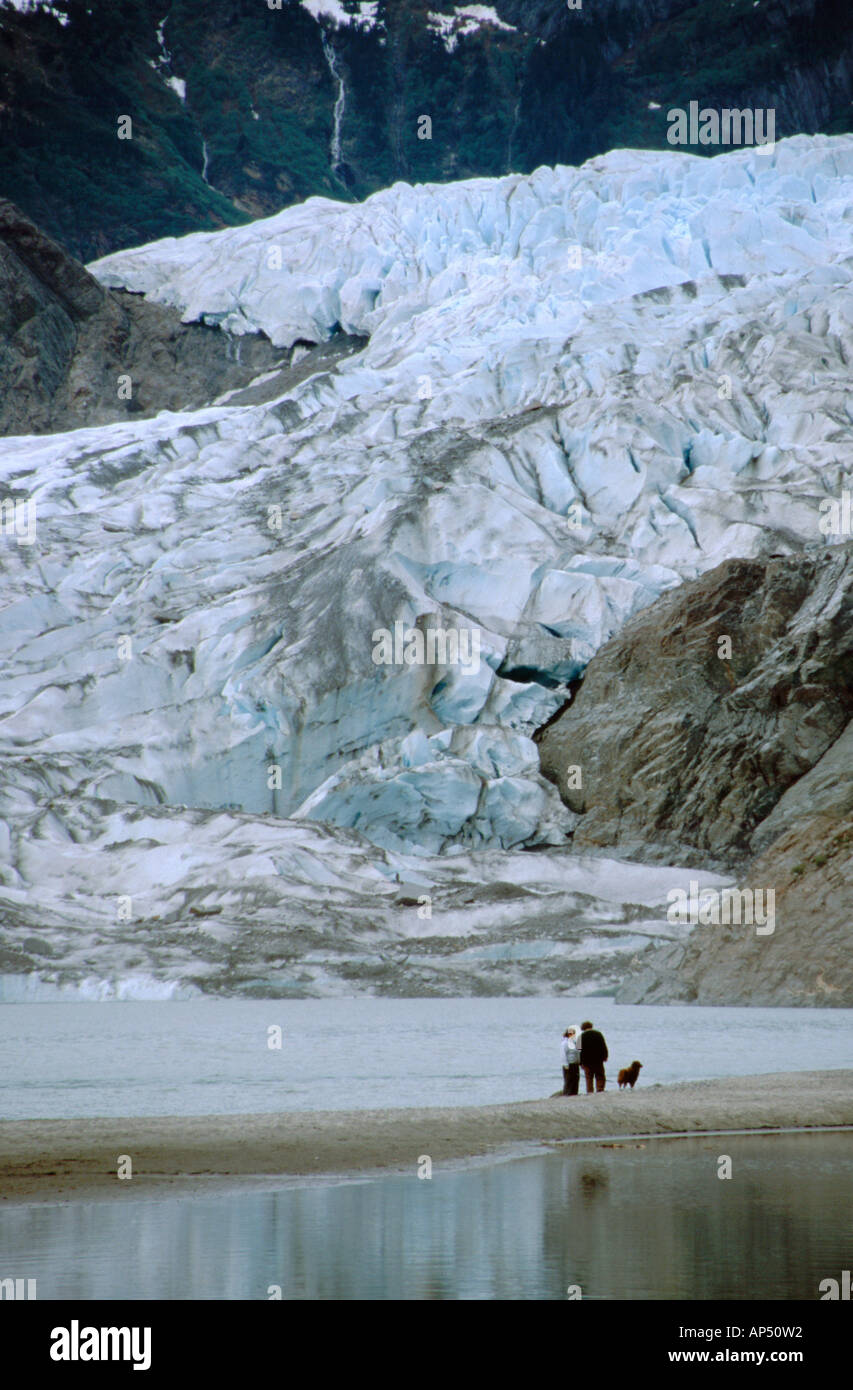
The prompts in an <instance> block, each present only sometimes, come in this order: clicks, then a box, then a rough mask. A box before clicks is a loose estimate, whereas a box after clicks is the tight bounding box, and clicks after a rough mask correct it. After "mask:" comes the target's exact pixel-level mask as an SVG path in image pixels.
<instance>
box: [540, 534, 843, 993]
mask: <svg viewBox="0 0 853 1390" xmlns="http://www.w3.org/2000/svg"><path fill="white" fill-rule="evenodd" d="M851 613H853V546H851V545H850V544H845V545H837V546H833V547H831V548H829V549H826V550H823V551H810V552H807V553H805V554H802V555H799V556H789V557H785V558H782V557H769V558H768V559H765V560H751V561H746V560H729V561H726V562H725V563H724V564H722V565H720V566H718V567H717V569H715V570H712V571H711V572H709V573H708V574H706V575H704V576H703V577H702V578H701V579H698V580H696V581H693V582H692V583H689V584H686V585H685V586H684V587H683V588H681V589H678V590H677V591H675V592H673V593H670V594H667V595H665V596H664V597H663V598H661V599H659V600H658V601H657V602H656V603H655V604H654V605H652V607H650V608H648V609H646V610H645V611H644V612H643V613H641V614H640V615H639V616H638V617H635V618H634V619H632V620H631V621H630V622H628V623H627V624H626V626H625V627H624V628H623V630H622V631H621V632H620V633H619V635H618V636H616V637H615V638H613V639H612V640H611V641H610V642H609V643H608V644H607V645H606V646H605V647H604V648H603V649H602V650H601V651H600V652H599V653H598V654H597V655H596V656H595V657H594V658H593V660H592V661H591V663H590V665H589V667H588V669H587V672H586V674H585V677H584V680H583V682H582V685H581V688H580V691H579V693H578V695H577V697H576V699H575V700H574V702H573V703H572V704H571V706H569V708H568V709H567V710H565V712H564V713H563V714H562V716H561V717H559V718H558V719H556V720H554V721H553V722H552V723H551V725H550V726H549V727H548V728H546V729H545V730H543V731H542V734H541V738H540V756H541V763H542V768H543V771H544V772H545V774H546V775H547V776H550V777H552V778H553V779H554V780H555V781H556V782H557V784H558V785H559V787H560V790H561V793H562V794H563V797H564V799H565V801H566V802H567V804H568V805H569V806H570V807H571V808H572V809H573V810H574V811H576V812H578V813H579V814H580V820H579V823H578V826H577V829H576V831H575V836H574V842H575V845H576V846H579V847H582V848H590V847H592V846H596V847H603V846H607V847H608V848H610V847H613V848H617V847H618V849H619V851H620V852H622V853H630V854H632V855H633V856H635V857H644V858H650V859H665V858H667V857H671V856H672V855H673V854H678V855H681V856H682V857H688V856H690V855H691V853H692V854H693V857H694V861H695V862H697V863H701V864H702V865H703V866H707V864H708V863H709V862H713V863H714V864H715V866H716V867H717V868H720V869H724V868H728V869H730V870H731V871H732V872H734V873H736V875H737V885H738V887H739V888H741V889H759V888H760V889H762V890H764V892H765V893H766V892H767V891H768V890H769V889H772V890H773V892H774V895H775V915H776V925H775V930H774V931H773V932H772V933H771V932H768V933H767V934H759V933H757V932H756V931H754V930H753V929H751V928H749V927H747V926H745V925H737V924H732V925H729V926H726V925H724V924H721V925H717V924H714V923H708V924H707V925H702V924H699V925H697V926H695V927H694V929H693V931H692V932H691V934H690V936H689V938H688V940H687V941H686V942H681V943H674V944H672V945H667V946H665V947H663V948H661V949H659V950H657V951H654V952H652V953H648V952H647V953H644V954H643V956H642V957H640V958H637V960H636V961H635V967H634V971H633V973H631V974H629V976H628V978H627V979H626V981H625V983H624V984H623V988H622V992H621V995H620V998H621V999H622V1000H623V1002H639V1001H641V1000H642V1001H643V1002H658V1001H663V1000H676V999H684V1000H690V1001H695V1002H698V1003H707V1004H711V1003H714V1004H721V1003H735V1002H738V1001H743V1002H749V1003H751V1004H786V1003H790V1004H835V1005H844V1006H850V1005H851V1004H853V963H851V957H850V952H849V923H850V917H851V912H853V887H851V885H853V873H851V869H853V782H851V778H850V774H849V767H850V755H851V752H853V724H851V722H850V721H851V715H853V633H852V631H851Z"/></svg>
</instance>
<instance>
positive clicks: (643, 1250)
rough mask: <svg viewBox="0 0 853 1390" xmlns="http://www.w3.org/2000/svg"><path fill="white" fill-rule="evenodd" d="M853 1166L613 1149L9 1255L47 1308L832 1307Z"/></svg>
mask: <svg viewBox="0 0 853 1390" xmlns="http://www.w3.org/2000/svg"><path fill="white" fill-rule="evenodd" d="M723 1154H725V1155H728V1156H729V1157H730V1159H731V1161H732V1168H731V1172H732V1176H731V1178H730V1179H720V1178H719V1177H718V1171H719V1158H720V1156H721V1155H723ZM851 1158H853V1133H851V1132H849V1131H847V1132H831V1131H825V1132H821V1133H812V1134H782V1135H766V1136H754V1135H729V1136H722V1135H717V1136H714V1135H704V1136H702V1137H697V1138H690V1139H654V1140H646V1141H642V1142H640V1141H635V1140H622V1141H619V1143H618V1144H616V1145H610V1146H608V1145H606V1144H604V1143H602V1142H601V1141H595V1142H592V1143H587V1144H577V1145H571V1146H570V1147H568V1148H566V1149H563V1150H558V1151H557V1152H555V1153H551V1154H547V1155H546V1156H544V1157H535V1158H522V1159H514V1160H511V1161H509V1162H504V1163H494V1162H492V1163H489V1164H478V1165H475V1166H471V1167H468V1168H465V1169H462V1170H455V1171H454V1170H452V1169H447V1170H442V1169H441V1168H440V1167H437V1168H436V1169H435V1170H434V1172H433V1176H432V1178H431V1179H429V1180H421V1179H419V1178H418V1177H417V1176H416V1175H415V1174H414V1172H413V1173H412V1174H411V1175H410V1176H407V1177H397V1176H395V1177H387V1178H380V1179H377V1180H372V1181H357V1182H341V1181H336V1182H328V1181H327V1182H316V1181H315V1182H313V1183H310V1184H306V1183H304V1182H301V1183H300V1184H299V1185H296V1186H291V1187H288V1188H280V1189H278V1190H274V1191H262V1192H239V1191H238V1192H234V1193H232V1194H230V1195H221V1194H220V1195H218V1196H207V1197H204V1196H199V1197H193V1198H192V1199H191V1200H185V1199H175V1198H171V1197H168V1198H162V1199H160V1200H156V1201H149V1200H137V1199H130V1200H128V1201H127V1202H125V1201H124V1200H123V1199H122V1200H112V1201H105V1202H100V1203H91V1204H81V1203H74V1204H71V1205H68V1206H52V1205H42V1206H21V1207H18V1206H11V1207H9V1206H3V1207H2V1208H0V1252H2V1263H3V1267H4V1268H5V1269H7V1270H14V1272H15V1274H16V1276H17V1277H19V1278H30V1279H35V1280H36V1281H37V1296H38V1298H39V1299H81V1300H88V1299H168V1300H181V1299H214V1300H215V1299H278V1298H281V1299H282V1300H301V1299H323V1300H327V1299H335V1300H344V1299H370V1300H384V1299H398V1300H399V1299H418V1300H453V1299H536V1300H558V1299H562V1300H567V1299H569V1298H570V1297H571V1299H572V1301H573V1302H574V1301H575V1300H576V1299H577V1297H578V1296H580V1298H581V1300H583V1299H632V1300H647V1299H682V1300H708V1299H737V1300H750V1299H759V1300H760V1299H772V1300H780V1301H782V1300H790V1299H808V1300H816V1299H818V1298H819V1297H820V1292H819V1285H820V1283H821V1281H822V1280H824V1279H826V1278H836V1279H837V1278H839V1277H840V1271H841V1270H842V1269H849V1267H850V1251H851V1240H850V1236H851V1221H852V1220H853V1218H852V1217H851V1212H853V1163H851ZM575 1306H576V1307H578V1314H577V1316H579V1317H581V1318H582V1312H581V1310H580V1306H578V1305H577V1304H575ZM581 1306H582V1304H581ZM270 1316H271V1317H274V1316H275V1314H274V1311H273V1310H272V1309H271V1310H270ZM566 1316H569V1314H568V1310H567V1314H566ZM573 1326H574V1325H573ZM577 1326H580V1324H578V1325H577Z"/></svg>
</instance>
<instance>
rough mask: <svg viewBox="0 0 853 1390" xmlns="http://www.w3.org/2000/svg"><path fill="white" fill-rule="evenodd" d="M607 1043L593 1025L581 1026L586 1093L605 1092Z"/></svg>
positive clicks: (585, 1024)
mask: <svg viewBox="0 0 853 1390" xmlns="http://www.w3.org/2000/svg"><path fill="white" fill-rule="evenodd" d="M607 1056H608V1053H607V1043H606V1042H605V1041H604V1035H603V1034H602V1033H599V1031H598V1029H597V1028H593V1026H592V1024H591V1023H589V1022H587V1023H582V1024H581V1066H582V1067H583V1074H584V1076H585V1077H586V1093H587V1095H591V1094H592V1092H593V1091H603V1090H604V1084H605V1079H606V1078H605V1075H604V1063H605V1062H606V1061H607Z"/></svg>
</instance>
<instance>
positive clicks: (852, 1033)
mask: <svg viewBox="0 0 853 1390" xmlns="http://www.w3.org/2000/svg"><path fill="white" fill-rule="evenodd" d="M585 1018H591V1019H592V1020H593V1022H594V1023H595V1024H596V1026H597V1027H599V1028H601V1029H602V1030H603V1032H604V1033H605V1035H606V1038H607V1042H608V1046H609V1048H610V1063H609V1077H610V1080H609V1082H608V1084H609V1085H610V1084H613V1082H614V1081H615V1072H616V1070H618V1068H619V1067H623V1066H626V1065H627V1064H628V1063H629V1062H631V1061H632V1060H633V1059H634V1058H635V1057H636V1058H638V1059H639V1060H640V1061H641V1062H642V1063H643V1064H644V1067H643V1071H642V1072H641V1075H640V1083H639V1084H640V1086H641V1087H645V1086H652V1085H655V1084H660V1083H666V1082H671V1081H691V1080H693V1081H695V1080H701V1079H702V1078H704V1077H713V1076H742V1075H748V1074H750V1073H760V1072H779V1071H794V1072H796V1071H815V1070H824V1069H832V1068H842V1067H853V1010H851V1009H754V1008H695V1007H690V1006H687V1005H684V1006H681V1005H666V1006H619V1005H616V1004H614V1002H613V1001H612V1000H611V999H605V998H601V997H598V998H589V997H587V998H584V999H570V998H566V997H563V996H561V997H557V998H555V997H541V996H540V997H535V998H529V997H528V998H520V999H495V998H488V999H379V998H370V997H364V996H362V997H360V998H354V999H299V1000H280V999H275V1000H268V1001H265V1000H235V999H228V1000H217V999H209V1000H208V999H196V1000H188V1001H183V1002H180V1001H167V1002H153V1001H144V1002H109V1003H106V1002H104V1003H22V1004H6V1005H3V1006H0V1055H2V1057H3V1059H4V1065H3V1067H2V1069H0V1116H2V1117H3V1118H4V1119H7V1120H13V1119H57V1118H62V1117H67V1118H73V1117H77V1116H104V1117H113V1116H121V1115H127V1116H145V1115H228V1114H241V1113H266V1112H276V1111H284V1110H358V1109H373V1108H379V1109H381V1108H385V1107H399V1106H429V1105H437V1106H445V1105H488V1104H493V1103H500V1102H503V1101H514V1100H533V1099H536V1098H539V1097H542V1096H547V1095H550V1094H551V1093H553V1092H554V1091H556V1090H557V1089H559V1088H560V1087H561V1086H562V1075H561V1072H560V1065H559V1041H560V1037H561V1035H562V1033H563V1030H564V1029H565V1028H566V1027H567V1026H569V1025H570V1024H573V1023H575V1024H578V1023H580V1022H582V1021H583V1020H584V1019H585ZM275 1029H280V1030H281V1033H280V1042H281V1046H280V1047H275V1046H273V1047H270V1045H269V1044H270V1042H273V1043H275V1042H277V1041H279V1037H278V1034H277V1033H276V1032H275V1031H274V1030H275ZM271 1030H273V1031H272V1032H271Z"/></svg>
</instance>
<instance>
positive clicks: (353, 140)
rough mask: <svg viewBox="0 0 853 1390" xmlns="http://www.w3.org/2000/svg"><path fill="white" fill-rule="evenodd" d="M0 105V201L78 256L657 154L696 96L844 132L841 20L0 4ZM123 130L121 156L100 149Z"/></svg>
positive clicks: (852, 98)
mask: <svg viewBox="0 0 853 1390" xmlns="http://www.w3.org/2000/svg"><path fill="white" fill-rule="evenodd" d="M472 16H473V17H472ZM345 21H346V22H345ZM0 91H2V98H0V196H3V197H5V198H7V199H9V200H11V201H12V202H14V203H16V204H17V205H18V206H19V207H20V208H22V210H23V211H24V212H25V213H26V214H27V215H28V216H29V217H30V218H31V219H32V220H33V221H35V222H37V223H38V224H39V225H40V226H42V227H43V228H44V229H45V230H46V231H47V232H49V233H50V234H51V235H52V236H54V237H55V238H56V239H58V240H59V241H60V242H62V243H63V244H64V245H65V246H66V247H67V248H68V249H69V250H71V251H72V252H73V253H74V254H75V255H77V256H79V257H80V258H81V259H84V260H88V259H90V258H92V257H94V256H98V255H103V254H104V253H106V252H108V251H110V250H112V249H115V248H117V247H122V246H127V245H133V244H138V243H140V242H144V241H150V240H152V239H156V238H157V237H161V236H166V235H181V234H183V233H185V232H188V231H190V230H195V229H204V228H214V227H217V226H223V225H229V224H237V223H241V222H244V221H245V220H247V218H249V217H259V216H265V215H268V214H270V213H273V212H276V211H278V210H279V209H280V208H281V207H283V206H286V205H288V204H290V203H293V202H298V201H300V200H302V199H304V198H305V197H307V196H310V195H312V194H321V195H331V196H335V197H339V198H343V199H349V200H352V199H359V198H363V197H364V196H366V195H367V194H369V193H370V192H372V191H375V190H376V189H379V188H382V187H387V186H388V185H390V184H392V183H393V182H394V181H395V180H397V179H404V180H406V181H410V182H419V181H445V180H453V179H459V178H465V177H470V176H474V175H492V176H495V175H499V174H503V173H506V172H508V171H510V170H519V171H521V172H530V171H531V170H533V169H535V168H536V167H537V166H538V165H540V164H543V163H544V164H555V163H572V164H578V163H581V162H582V161H583V160H585V159H587V158H589V157H591V156H593V155H596V154H599V153H602V152H604V151H606V150H608V149H611V148H614V147H622V146H628V147H637V148H651V149H666V148H667V143H666V133H667V129H668V126H667V121H666V113H667V109H668V108H669V107H670V106H676V107H682V108H685V109H686V108H687V106H688V103H689V102H690V101H691V100H696V101H698V102H699V103H700V104H701V105H705V104H707V105H709V106H712V107H717V108H719V107H725V106H735V107H747V106H749V107H755V106H757V107H761V108H766V107H773V108H774V109H775V111H776V133H777V136H778V137H780V138H781V137H783V136H788V135H793V134H796V133H798V132H804V133H813V132H817V131H826V132H831V133H837V132H843V131H846V130H849V129H850V128H851V124H850V122H851V113H853V105H852V104H851V103H852V102H853V13H851V11H850V7H849V5H847V4H846V0H764V3H762V4H761V5H760V6H756V5H755V4H754V2H753V0H730V2H729V3H727V4H726V5H723V6H721V5H719V4H717V3H716V0H700V3H692V2H691V0H654V3H651V4H647V5H645V4H644V5H642V6H637V5H636V4H634V3H633V0H632V3H624V0H596V3H595V4H588V5H586V6H585V7H582V8H581V9H580V10H569V9H568V8H567V7H566V6H565V5H558V4H554V3H551V2H550V0H549V3H539V2H538V0H496V4H495V6H493V7H490V6H459V5H453V6H447V7H446V9H439V10H436V8H435V5H434V3H432V0H375V3H372V4H369V5H368V4H364V3H361V0H335V3H332V0H329V3H328V4H326V3H322V4H321V3H320V0H316V3H315V0H282V7H281V8H280V9H277V10H276V9H270V8H269V6H268V5H267V4H266V3H263V0H206V3H205V4H204V5H198V4H196V3H194V0H171V2H170V0H126V3H123V4H122V5H121V6H116V5H115V3H114V0H55V3H53V4H52V5H50V6H47V7H38V8H33V9H32V10H30V11H27V12H21V7H20V5H15V6H12V5H11V4H10V3H9V0H0ZM123 116H129V117H131V119H132V121H133V126H132V133H133V138H132V139H122V140H120V139H119V138H118V134H119V125H118V122H119V118H120V117H123ZM424 117H428V118H429V122H430V123H431V125H430V127H429V129H427V127H426V126H425V125H424V123H423V118H424ZM427 136H428V137H429V138H425V137H427ZM694 152H695V153H699V154H706V153H713V152H714V151H713V149H710V150H709V149H708V148H706V147H705V146H702V145H697V146H696V147H695V151H694Z"/></svg>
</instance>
